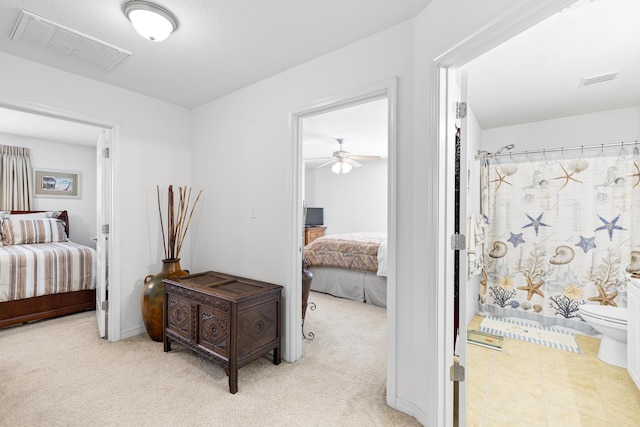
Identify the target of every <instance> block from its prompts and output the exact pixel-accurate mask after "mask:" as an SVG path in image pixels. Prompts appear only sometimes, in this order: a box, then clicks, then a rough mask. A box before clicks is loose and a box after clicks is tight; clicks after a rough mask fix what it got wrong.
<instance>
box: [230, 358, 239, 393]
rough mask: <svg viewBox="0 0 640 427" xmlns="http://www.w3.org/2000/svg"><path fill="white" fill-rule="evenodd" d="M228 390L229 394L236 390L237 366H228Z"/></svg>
mask: <svg viewBox="0 0 640 427" xmlns="http://www.w3.org/2000/svg"><path fill="white" fill-rule="evenodd" d="M234 365H235V364H234ZM229 391H230V392H231V394H236V393H237V392H238V366H233V367H229Z"/></svg>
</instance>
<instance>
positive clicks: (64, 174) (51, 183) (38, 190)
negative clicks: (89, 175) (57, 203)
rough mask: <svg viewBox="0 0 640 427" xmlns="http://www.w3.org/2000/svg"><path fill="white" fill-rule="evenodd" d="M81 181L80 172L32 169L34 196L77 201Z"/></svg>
mask: <svg viewBox="0 0 640 427" xmlns="http://www.w3.org/2000/svg"><path fill="white" fill-rule="evenodd" d="M81 181H82V174H81V173H80V172H73V171H60V170H48V169H47V170H45V169H34V186H33V187H34V196H35V197H67V198H74V199H79V198H80V194H81V193H80V183H81Z"/></svg>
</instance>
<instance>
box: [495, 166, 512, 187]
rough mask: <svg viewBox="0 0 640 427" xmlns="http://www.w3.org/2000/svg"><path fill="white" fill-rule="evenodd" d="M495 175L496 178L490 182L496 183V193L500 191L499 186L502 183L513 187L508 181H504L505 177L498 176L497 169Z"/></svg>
mask: <svg viewBox="0 0 640 427" xmlns="http://www.w3.org/2000/svg"><path fill="white" fill-rule="evenodd" d="M496 174H497V175H498V178H496V179H494V180H493V181H491V182H497V183H498V186H497V187H496V191H498V190H499V189H500V186H501V185H502V183H503V182H504V183H505V184H509V185H511V186H513V184H511V183H510V182H509V181H506V180H505V178H506V177H507V176H506V175H500V172H498V168H496Z"/></svg>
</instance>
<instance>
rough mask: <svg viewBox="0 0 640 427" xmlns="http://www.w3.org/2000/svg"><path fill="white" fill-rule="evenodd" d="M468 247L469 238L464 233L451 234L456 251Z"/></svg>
mask: <svg viewBox="0 0 640 427" xmlns="http://www.w3.org/2000/svg"><path fill="white" fill-rule="evenodd" d="M466 248H467V239H466V237H465V235H464V234H458V233H456V234H452V235H451V249H453V250H454V251H464V250H465V249H466Z"/></svg>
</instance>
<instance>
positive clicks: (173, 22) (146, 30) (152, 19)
mask: <svg viewBox="0 0 640 427" xmlns="http://www.w3.org/2000/svg"><path fill="white" fill-rule="evenodd" d="M122 11H123V12H124V14H125V15H126V17H127V18H128V19H129V21H131V23H132V24H133V28H135V29H136V31H137V32H138V33H139V34H140V35H141V36H142V37H144V38H145V39H147V40H151V41H154V42H159V41H162V40H164V39H166V38H167V37H169V35H170V34H171V33H173V32H174V31H175V30H177V29H178V20H177V19H176V17H175V16H174V15H173V14H172V13H171V12H170V11H168V10H167V9H165V8H163V7H162V6H159V5H157V4H155V3H151V2H148V1H142V0H132V1H128V2H126V3H124V4H123V5H122Z"/></svg>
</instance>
